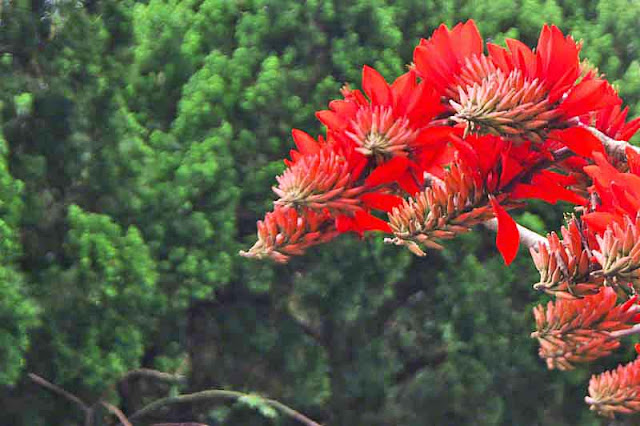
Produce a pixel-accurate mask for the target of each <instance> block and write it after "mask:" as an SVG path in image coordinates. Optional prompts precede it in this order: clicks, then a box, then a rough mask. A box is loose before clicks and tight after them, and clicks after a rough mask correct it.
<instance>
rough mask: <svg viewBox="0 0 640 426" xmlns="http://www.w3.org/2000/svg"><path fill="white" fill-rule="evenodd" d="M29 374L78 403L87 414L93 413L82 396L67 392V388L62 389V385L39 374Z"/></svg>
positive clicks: (45, 385) (45, 386)
mask: <svg viewBox="0 0 640 426" xmlns="http://www.w3.org/2000/svg"><path fill="white" fill-rule="evenodd" d="M28 376H29V378H30V379H31V380H33V381H34V382H36V383H37V384H39V385H40V386H42V387H44V388H47V389H49V390H50V391H51V392H54V393H57V394H58V395H60V396H63V397H64V398H66V399H68V400H69V401H71V402H73V403H74V404H76V405H78V406H79V407H80V409H82V411H83V412H84V413H85V415H89V414H90V413H91V407H89V405H87V404H86V403H85V402H84V401H82V400H81V399H80V398H78V397H77V396H75V395H73V394H72V393H70V392H67V391H66V390H64V389H62V388H61V387H60V386H57V385H54V384H53V383H51V382H49V381H48V380H45V379H43V378H42V377H40V376H38V375H37V374H34V373H29V374H28Z"/></svg>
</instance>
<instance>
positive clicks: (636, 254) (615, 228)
mask: <svg viewBox="0 0 640 426" xmlns="http://www.w3.org/2000/svg"><path fill="white" fill-rule="evenodd" d="M596 240H597V242H598V249H597V250H594V251H593V255H594V257H595V259H596V260H597V261H598V263H599V264H600V266H601V268H602V269H601V270H600V271H599V272H600V274H601V275H602V276H603V277H604V278H605V280H606V282H607V284H609V285H611V286H620V285H623V286H624V285H627V284H631V285H633V286H634V287H635V289H636V291H637V290H640V216H636V219H635V220H631V218H630V217H629V216H625V218H624V225H620V224H618V223H617V222H611V223H610V224H609V226H608V227H607V229H606V231H605V232H604V234H603V235H602V236H600V235H596Z"/></svg>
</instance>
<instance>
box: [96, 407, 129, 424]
mask: <svg viewBox="0 0 640 426" xmlns="http://www.w3.org/2000/svg"><path fill="white" fill-rule="evenodd" d="M100 404H102V406H103V407H104V408H106V409H107V410H109V412H110V413H111V414H113V415H115V416H116V417H117V418H118V420H120V423H121V424H123V425H124V426H133V424H131V422H130V421H129V419H127V416H125V415H124V413H123V412H122V411H120V409H119V408H118V407H116V406H115V405H111V404H109V403H108V402H105V401H100Z"/></svg>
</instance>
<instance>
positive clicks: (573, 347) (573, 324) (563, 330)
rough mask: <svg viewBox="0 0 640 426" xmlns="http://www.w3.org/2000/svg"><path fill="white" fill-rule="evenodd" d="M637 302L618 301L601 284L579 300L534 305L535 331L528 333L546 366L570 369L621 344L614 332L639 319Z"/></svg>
mask: <svg viewBox="0 0 640 426" xmlns="http://www.w3.org/2000/svg"><path fill="white" fill-rule="evenodd" d="M636 301H637V298H636V297H633V298H631V299H629V300H628V301H626V302H625V303H623V304H618V296H617V294H616V292H615V291H614V290H613V289H612V288H610V287H602V288H601V289H600V291H599V292H598V293H596V294H593V295H588V296H585V297H584V298H582V299H558V300H556V301H555V302H549V303H548V304H547V306H546V308H545V307H544V306H543V305H538V306H536V307H535V308H534V310H533V313H534V316H535V319H536V331H535V332H533V333H532V334H531V336H532V337H534V338H536V339H538V342H539V343H540V357H541V358H543V359H545V360H546V361H547V366H548V367H549V369H553V368H557V369H560V370H570V369H572V368H573V364H574V363H577V362H589V361H593V360H594V359H597V358H600V357H603V356H606V355H609V354H610V353H611V352H612V351H613V350H615V349H617V348H618V347H619V346H620V342H619V341H618V340H617V334H615V332H619V331H622V330H628V329H631V328H632V327H633V326H634V324H636V323H637V322H638V321H639V320H640V315H638V309H637V305H636Z"/></svg>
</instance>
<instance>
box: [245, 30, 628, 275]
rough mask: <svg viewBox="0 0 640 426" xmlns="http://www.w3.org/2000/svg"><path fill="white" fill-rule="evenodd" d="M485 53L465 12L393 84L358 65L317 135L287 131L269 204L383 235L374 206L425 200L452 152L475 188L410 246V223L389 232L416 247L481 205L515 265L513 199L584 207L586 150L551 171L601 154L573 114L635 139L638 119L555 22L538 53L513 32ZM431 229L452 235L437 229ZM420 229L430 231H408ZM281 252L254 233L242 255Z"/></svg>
mask: <svg viewBox="0 0 640 426" xmlns="http://www.w3.org/2000/svg"><path fill="white" fill-rule="evenodd" d="M487 49H488V51H489V54H488V55H485V54H484V53H483V44H482V38H481V36H480V34H479V32H478V29H477V28H476V26H475V24H474V22H473V21H468V22H467V23H465V24H459V25H457V26H456V27H454V28H453V29H452V30H449V29H447V28H446V27H445V26H441V27H440V28H439V29H437V30H436V31H435V32H434V34H433V35H432V37H431V38H430V39H428V40H422V41H421V42H420V44H419V45H418V46H417V47H416V49H415V53H414V65H413V66H412V67H411V69H410V70H409V71H408V72H407V73H405V74H403V75H401V76H400V77H398V78H397V79H396V80H395V81H394V82H393V83H392V84H388V83H387V82H386V80H385V79H384V78H383V77H382V76H381V75H380V74H379V73H378V72H377V71H376V70H374V69H373V68H370V67H368V66H365V67H364V69H363V73H362V90H363V91H360V90H354V89H351V88H349V87H348V86H345V87H344V88H343V89H342V95H343V99H340V100H334V101H331V102H330V103H329V109H327V110H323V111H319V112H318V113H317V114H316V115H317V117H318V119H319V120H320V122H322V123H323V124H324V125H325V127H326V137H320V138H319V139H318V140H315V139H313V138H312V137H311V136H309V135H308V134H306V133H304V132H302V131H300V130H294V131H293V138H294V141H295V143H296V146H297V150H294V151H292V152H291V160H286V161H285V162H286V164H287V166H288V168H287V170H286V171H285V172H284V173H283V175H282V176H279V177H278V178H277V181H278V185H277V186H276V187H274V191H275V192H276V194H277V195H278V196H279V197H280V198H279V199H278V200H277V201H276V202H275V203H276V205H277V206H287V207H291V208H295V209H298V210H300V209H307V210H312V211H314V212H316V213H318V214H322V215H325V216H327V217H329V218H330V220H332V221H333V222H334V227H335V229H336V230H337V231H338V232H347V231H355V232H357V233H360V234H362V233H363V232H365V231H382V232H391V231H392V230H393V229H394V227H390V226H389V224H388V223H387V222H386V221H385V220H383V216H380V215H379V213H380V214H382V215H384V214H385V213H390V214H391V215H392V216H393V217H395V218H396V219H397V218H399V217H401V216H402V217H409V216H411V215H409V216H407V215H406V214H405V215H404V216H403V215H401V214H396V213H394V208H396V207H397V208H400V209H402V210H403V211H406V207H401V205H403V200H404V203H405V204H407V203H408V204H409V205H413V206H417V205H418V204H420V203H419V202H418V199H419V198H422V199H423V200H424V199H426V198H425V197H426V196H427V194H426V193H422V192H424V191H429V190H431V192H434V191H435V192H438V191H440V192H442V190H438V189H437V188H431V189H430V188H429V187H430V186H432V185H433V184H434V182H435V183H436V184H437V183H438V182H440V181H446V180H447V179H449V180H450V178H448V177H447V176H448V175H449V174H450V173H451V171H450V170H451V168H450V165H451V164H452V163H454V162H455V163H456V164H458V166H459V167H458V168H459V169H460V170H464V173H465V175H467V177H468V179H465V185H467V186H468V187H466V188H462V189H463V192H469V193H470V192H473V194H474V197H472V198H468V199H466V200H465V201H464V202H461V200H457V205H456V207H455V208H453V209H449V210H452V211H448V210H447V209H444V210H442V209H441V208H439V209H440V210H438V213H437V214H438V217H439V219H438V220H439V222H438V224H434V223H414V224H413V225H415V226H413V225H412V226H413V231H411V238H410V241H411V244H408V243H406V241H404V239H405V237H406V235H407V234H406V232H405V230H402V231H400V232H399V233H397V232H395V233H394V234H395V235H394V238H393V239H392V240H393V241H394V242H396V243H401V244H403V245H407V246H409V247H411V248H412V249H413V250H414V251H415V252H422V249H420V248H419V247H418V246H419V242H420V241H423V242H424V241H426V240H427V239H429V240H430V241H431V240H432V239H433V236H434V235H450V234H448V233H447V232H449V231H450V228H451V225H455V226H457V227H458V228H453V229H459V230H463V229H465V230H466V229H468V228H469V227H470V226H471V225H473V224H475V223H477V222H478V221H477V220H473V219H471V218H472V217H473V216H474V215H473V214H470V213H471V212H476V213H477V212H480V211H482V212H483V214H482V215H481V217H483V218H490V217H491V216H495V217H497V218H498V221H499V227H498V237H497V242H498V248H499V249H500V252H501V253H502V255H503V257H504V259H505V262H506V263H510V262H511V261H512V260H513V258H514V257H515V254H516V252H517V249H518V238H517V230H516V226H515V223H514V222H513V221H512V219H511V218H510V217H509V215H508V214H506V212H505V208H509V207H512V206H515V205H516V204H517V203H516V201H515V200H520V199H526V198H540V199H543V200H546V201H549V202H553V203H555V202H557V201H558V200H564V201H568V202H571V203H576V204H585V203H586V199H585V198H584V197H582V196H581V195H579V194H577V193H576V192H574V191H571V190H570V189H568V187H570V186H571V185H576V186H579V185H578V184H579V183H580V179H579V178H577V177H576V175H579V174H580V173H581V168H582V167H583V166H584V165H585V164H586V163H585V160H583V159H580V160H578V161H573V163H571V162H567V164H565V168H564V169H559V170H557V171H551V170H548V168H549V166H550V165H553V164H555V163H558V162H559V160H560V159H559V158H556V157H557V155H558V153H559V152H562V149H563V148H565V151H566V149H567V148H568V149H571V150H572V151H574V152H575V153H577V154H580V155H583V156H585V155H587V156H588V155H590V154H591V151H593V150H597V151H600V152H603V148H602V144H601V143H600V141H599V140H598V139H597V138H596V137H595V136H594V135H592V134H591V133H590V132H589V131H587V130H585V129H583V128H581V127H578V124H579V123H580V122H581V120H583V121H585V120H591V121H594V120H595V122H596V125H597V127H598V128H600V129H602V130H603V131H606V132H607V133H608V134H611V135H614V136H616V137H617V136H619V135H621V134H622V135H624V136H630V135H631V134H632V133H633V131H634V130H636V129H637V127H638V126H639V125H640V124H638V123H632V124H625V123H624V119H625V118H626V110H621V109H620V107H619V105H620V103H621V101H620V99H619V98H618V96H617V94H616V93H615V91H614V90H613V88H612V87H611V86H610V85H609V84H608V83H607V82H606V80H604V79H602V78H600V77H599V76H598V75H597V74H596V73H595V72H594V71H592V70H587V69H585V67H583V66H582V65H581V63H580V60H579V58H578V54H579V51H580V46H579V45H578V44H576V43H575V42H574V41H573V39H572V38H571V37H570V36H564V35H563V34H562V33H561V32H560V30H558V29H557V28H556V27H547V26H545V27H544V28H543V30H542V32H541V34H540V39H539V42H538V49H537V50H536V51H535V52H534V51H532V50H531V49H529V48H527V47H526V46H524V45H523V44H522V43H520V42H518V41H516V40H507V49H505V48H502V47H499V46H496V45H493V44H487ZM560 170H563V172H562V173H559V172H558V171H560ZM567 171H569V172H570V173H569V174H567V173H566V172H567ZM576 171H577V173H575V172H576ZM571 172H574V173H573V174H571ZM542 187H544V189H542ZM421 193H422V194H421ZM414 197H417V198H414ZM445 198H446V197H445ZM443 200H444V199H442V200H440V201H443ZM496 200H497V201H496ZM432 201H434V200H432ZM422 204H423V208H424V209H426V210H429V211H431V209H432V208H436V207H435V206H433V205H424V202H423V203H422ZM301 211H304V210H301ZM376 211H378V212H379V213H375V212H376ZM423 213H425V212H423ZM428 216H429V214H426V215H425V214H418V215H417V216H416V217H423V218H425V220H428V219H426V218H427V217H428ZM431 216H433V215H431ZM478 217H480V216H478ZM461 218H469V219H470V221H465V220H463V219H461ZM412 220H415V219H412ZM395 221H396V222H397V220H395ZM405 225H407V224H405ZM434 226H435V228H434ZM438 227H444V228H448V229H449V231H447V232H445V233H444V234H442V233H438V232H435V233H434V232H432V231H437V230H438ZM395 228H398V226H396V227H395ZM404 228H405V226H404V225H402V226H400V227H399V229H404ZM420 229H423V230H428V231H427V233H428V235H426V234H425V235H417V234H416V233H419V231H418V230H420ZM440 230H442V231H445V230H444V229H440ZM436 238H437V237H436ZM280 240H281V241H288V239H287V238H284V239H280ZM403 241H404V242H403ZM274 242H275V240H274ZM405 243H406V244H405ZM432 246H433V245H432ZM281 249H282V247H280V246H279V245H275V246H272V245H270V244H267V243H266V242H265V241H262V240H260V241H259V242H258V244H257V245H256V246H254V247H253V248H252V249H251V250H249V251H248V252H246V253H244V254H245V255H248V256H257V257H263V256H265V255H268V252H269V251H270V250H275V251H277V252H280V251H281Z"/></svg>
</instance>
